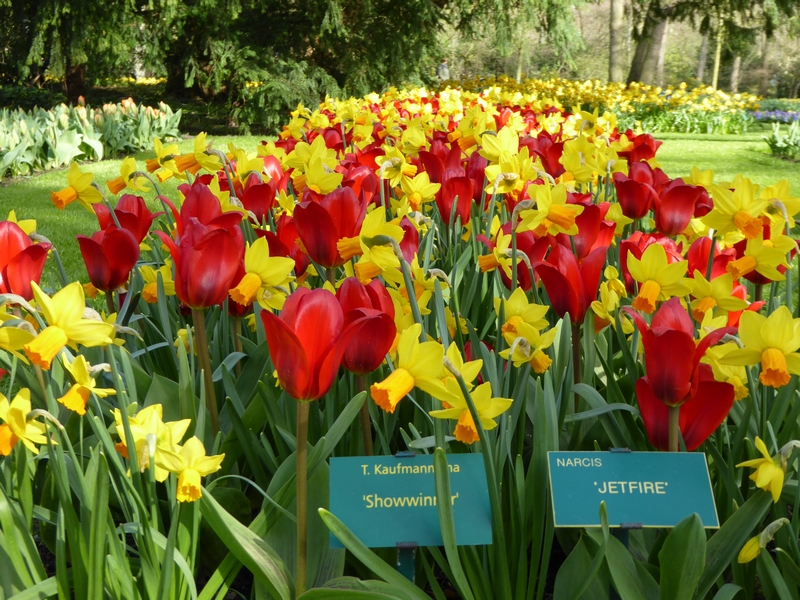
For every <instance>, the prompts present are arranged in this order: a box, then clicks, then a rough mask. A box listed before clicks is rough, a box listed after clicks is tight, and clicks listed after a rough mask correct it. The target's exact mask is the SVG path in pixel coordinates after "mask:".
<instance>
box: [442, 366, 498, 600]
mask: <svg viewBox="0 0 800 600" xmlns="http://www.w3.org/2000/svg"><path fill="white" fill-rule="evenodd" d="M454 375H455V373H454ZM455 377H456V380H457V381H458V387H459V388H461V394H462V395H463V396H464V400H466V402H467V408H468V409H469V414H470V416H471V417H472V422H473V423H474V425H475V429H476V430H477V432H478V438H479V440H480V442H479V443H480V448H481V452H482V454H483V464H484V467H485V468H486V478H487V482H488V484H489V504H490V506H491V508H492V529H493V533H494V536H495V538H494V541H495V542H496V544H497V545H496V548H497V550H498V552H497V555H496V558H495V564H494V568H495V573H494V575H495V576H496V577H497V580H498V583H499V585H500V589H499V590H498V592H499V593H498V596H499V597H500V598H511V581H510V579H509V574H508V568H507V565H508V555H507V551H506V535H505V528H504V526H503V513H502V504H501V502H500V485H499V483H498V481H497V471H496V468H495V462H494V449H493V448H492V443H491V442H490V441H489V439H488V438H487V435H486V430H485V429H484V427H483V423H482V422H481V419H480V415H479V414H478V409H477V408H476V407H475V402H474V401H473V399H472V394H470V391H469V388H468V387H467V383H466V381H464V378H463V377H462V376H461V375H460V374H459V375H455ZM437 420H438V419H437Z"/></svg>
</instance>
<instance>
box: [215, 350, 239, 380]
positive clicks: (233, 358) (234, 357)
mask: <svg viewBox="0 0 800 600" xmlns="http://www.w3.org/2000/svg"><path fill="white" fill-rule="evenodd" d="M243 358H247V354H245V353H244V352H231V353H230V354H228V356H226V357H225V359H224V360H223V361H222V362H221V363H220V364H219V366H218V367H217V368H216V369H214V374H213V375H212V376H211V377H212V379H213V380H214V381H220V380H221V379H222V365H225V368H226V369H228V371H231V370H232V369H233V367H235V366H236V363H238V362H239V361H240V360H242V359H243Z"/></svg>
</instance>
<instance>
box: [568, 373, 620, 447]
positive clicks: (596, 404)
mask: <svg viewBox="0 0 800 600" xmlns="http://www.w3.org/2000/svg"><path fill="white" fill-rule="evenodd" d="M572 391H573V392H574V393H575V394H577V395H578V396H580V397H581V398H583V399H584V400H586V402H587V403H588V404H589V406H591V407H592V410H597V409H606V408H607V407H608V406H609V405H608V404H607V403H606V401H605V400H604V399H603V397H602V396H601V395H600V392H598V391H597V390H596V389H594V388H593V387H591V386H589V385H587V384H585V383H576V384H575V385H573V386H572ZM598 414H599V417H600V422H601V423H602V424H603V428H604V429H605V430H606V433H607V434H608V437H609V439H610V440H611V443H612V444H614V447H615V448H630V442H629V441H628V439H627V438H626V437H625V434H624V433H623V431H622V428H621V427H620V426H619V422H618V421H617V420H616V418H615V417H614V415H612V414H609V411H607V410H606V411H601V412H600V413H598Z"/></svg>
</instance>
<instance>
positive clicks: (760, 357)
mask: <svg viewBox="0 0 800 600" xmlns="http://www.w3.org/2000/svg"><path fill="white" fill-rule="evenodd" d="M739 339H740V340H741V342H742V346H743V347H742V348H737V349H734V350H732V351H731V352H729V353H728V354H726V355H725V356H723V357H721V358H720V359H719V363H720V364H723V365H739V366H746V365H754V364H757V363H759V362H760V363H761V375H760V377H759V380H760V381H761V383H763V384H764V385H768V386H770V387H774V388H779V387H782V386H784V385H786V384H787V383H789V380H790V379H791V376H792V375H800V353H798V352H797V350H798V348H800V319H793V318H792V313H791V312H789V309H788V308H786V306H779V307H778V308H777V309H776V310H775V311H774V312H773V313H772V314H771V315H770V316H769V317H765V316H764V315H760V314H758V313H757V312H753V311H749V310H746V311H744V312H743V313H742V316H741V317H740V319H739Z"/></svg>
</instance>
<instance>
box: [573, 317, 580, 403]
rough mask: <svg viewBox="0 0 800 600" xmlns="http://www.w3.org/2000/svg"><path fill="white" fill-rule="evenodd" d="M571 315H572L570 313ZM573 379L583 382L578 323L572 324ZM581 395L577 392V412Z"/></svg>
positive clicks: (576, 381) (575, 381)
mask: <svg viewBox="0 0 800 600" xmlns="http://www.w3.org/2000/svg"><path fill="white" fill-rule="evenodd" d="M570 316H571V315H570ZM572 381H573V382H574V383H580V382H581V326H580V325H579V324H577V323H573V324H572ZM580 403H581V397H580V396H579V395H578V394H575V412H576V413H577V412H578V409H579V407H580Z"/></svg>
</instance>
